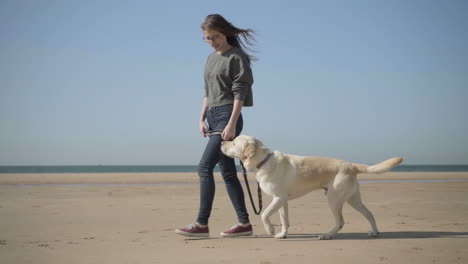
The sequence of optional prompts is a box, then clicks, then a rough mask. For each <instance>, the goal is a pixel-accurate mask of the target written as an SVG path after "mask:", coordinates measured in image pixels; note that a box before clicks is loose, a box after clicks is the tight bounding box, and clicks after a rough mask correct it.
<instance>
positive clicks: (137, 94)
mask: <svg viewBox="0 0 468 264" xmlns="http://www.w3.org/2000/svg"><path fill="white" fill-rule="evenodd" d="M213 13H219V14H221V15H223V16H224V17H225V18H226V19H227V20H229V21H230V22H231V23H233V24H234V25H235V26H237V27H239V28H251V29H254V30H255V31H256V33H257V34H256V40H257V41H256V45H255V50H256V52H255V53H253V55H254V56H256V57H257V58H258V61H255V62H253V64H252V70H253V74H254V79H255V83H254V85H253V93H254V107H251V108H244V109H243V111H242V113H243V117H244V130H243V132H242V133H243V134H247V135H252V136H255V137H257V138H259V139H260V140H262V141H263V142H264V143H265V144H266V145H267V146H268V147H269V148H271V149H272V150H279V151H281V152H285V153H291V154H298V155H313V156H325V157H334V158H338V159H344V160H349V161H352V162H360V163H369V164H370V163H375V162H379V161H381V160H384V159H386V158H390V157H394V156H402V157H404V158H405V164H468V117H467V115H468V103H467V101H468V48H467V47H468V18H467V16H466V14H468V2H466V1H461V0H460V1H458V0H452V1H438V0H414V1H413V0H411V1H408V0H401V1H400V0H392V1H375V0H369V1H294V0H291V1H244V0H239V1H219V0H218V1H177V0H174V1H167V0H165V1H158V0H155V1H120V0H113V1H103V0H80V1H71V0H65V1H63V0H57V1H55V0H43V1H36V0H11V1H10V0H2V1H1V2H0V165H96V164H103V165H195V164H197V163H198V161H199V159H200V157H201V154H202V153H203V150H204V147H205V144H206V142H207V139H206V138H203V137H201V136H200V134H199V132H198V119H199V115H200V110H201V104H202V99H203V95H204V91H203V87H204V84H203V70H204V64H205V61H206V58H207V56H208V55H209V54H210V53H212V52H213V50H212V49H211V47H210V46H209V45H208V44H207V43H205V42H203V41H202V37H203V34H202V31H201V29H200V24H201V23H202V22H203V20H204V18H205V17H206V16H207V15H208V14H213Z"/></svg>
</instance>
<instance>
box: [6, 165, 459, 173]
mask: <svg viewBox="0 0 468 264" xmlns="http://www.w3.org/2000/svg"><path fill="white" fill-rule="evenodd" d="M215 171H219V170H218V169H217V168H216V169H215ZM238 171H242V170H241V169H240V167H238ZM391 171H392V172H468V165H399V166H397V167H395V168H393V169H391ZM158 172H162V173H181V172H197V166H196V165H162V166H161V165H158V166H153V165H147V166H141V165H139V166H109V165H92V166H0V174H6V173H158Z"/></svg>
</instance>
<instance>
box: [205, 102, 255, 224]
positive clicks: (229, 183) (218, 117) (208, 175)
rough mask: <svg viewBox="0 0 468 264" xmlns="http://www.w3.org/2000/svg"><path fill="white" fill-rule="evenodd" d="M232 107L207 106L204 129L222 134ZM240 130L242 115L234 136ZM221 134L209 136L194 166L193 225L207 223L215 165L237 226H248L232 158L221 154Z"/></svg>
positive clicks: (247, 218) (241, 191) (243, 201)
mask: <svg viewBox="0 0 468 264" xmlns="http://www.w3.org/2000/svg"><path fill="white" fill-rule="evenodd" d="M232 109H233V106H232V105H223V106H218V107H209V108H208V110H207V113H206V118H207V122H208V128H209V130H211V131H223V130H224V128H225V127H226V126H227V124H228V122H229V119H230V117H231V113H232ZM242 128H243V119H242V114H241V115H240V116H239V119H238V121H237V124H236V136H238V135H239V134H240V133H241V131H242ZM222 141H223V140H222V138H221V135H212V136H210V137H209V140H208V143H207V145H206V148H205V152H204V153H203V156H202V158H201V160H200V163H199V165H198V176H199V177H200V210H199V212H198V218H197V223H199V224H202V225H207V224H208V219H209V217H210V214H211V209H212V207H213V199H214V195H215V181H214V178H213V169H214V167H215V166H216V164H218V166H219V169H220V171H221V175H222V176H223V179H224V182H225V184H226V189H227V192H228V194H229V198H230V199H231V202H232V205H233V207H234V209H235V210H236V214H237V218H238V221H239V223H241V224H246V223H249V214H248V213H247V209H246V207H245V200H244V191H243V190H242V185H241V183H240V181H239V178H237V169H236V164H235V162H234V159H232V158H230V157H228V156H226V155H224V154H223V153H222V152H221V142H222Z"/></svg>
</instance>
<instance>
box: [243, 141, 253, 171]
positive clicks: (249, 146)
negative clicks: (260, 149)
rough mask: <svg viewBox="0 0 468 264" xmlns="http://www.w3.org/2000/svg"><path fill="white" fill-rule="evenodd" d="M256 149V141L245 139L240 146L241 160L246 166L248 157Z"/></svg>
mask: <svg viewBox="0 0 468 264" xmlns="http://www.w3.org/2000/svg"><path fill="white" fill-rule="evenodd" d="M256 151H257V142H256V141H247V142H245V143H244V147H243V148H242V153H241V160H242V161H243V162H244V164H245V166H246V167H249V163H250V159H251V158H252V157H253V156H255V152H256Z"/></svg>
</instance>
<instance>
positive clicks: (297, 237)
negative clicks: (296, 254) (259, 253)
mask: <svg viewBox="0 0 468 264" xmlns="http://www.w3.org/2000/svg"><path fill="white" fill-rule="evenodd" d="M320 235H321V234H288V237H287V238H285V239H282V240H281V241H304V240H319V237H320ZM427 238H468V232H442V231H400V232H381V233H380V234H379V236H378V237H368V236H367V234H366V233H338V234H336V235H335V236H334V237H333V240H369V239H427Z"/></svg>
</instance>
